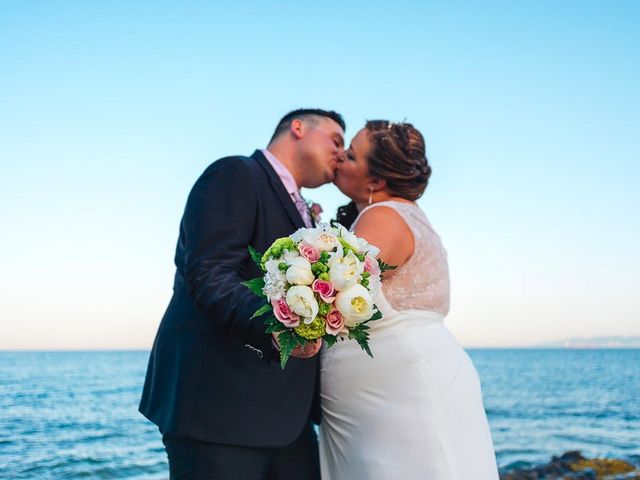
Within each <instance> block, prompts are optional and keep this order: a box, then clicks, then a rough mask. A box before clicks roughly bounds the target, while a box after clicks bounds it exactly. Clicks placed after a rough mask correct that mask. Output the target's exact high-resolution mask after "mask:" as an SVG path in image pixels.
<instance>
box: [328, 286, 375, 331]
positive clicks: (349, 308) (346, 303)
mask: <svg viewBox="0 0 640 480" xmlns="http://www.w3.org/2000/svg"><path fill="white" fill-rule="evenodd" d="M335 306H336V308H337V309H338V311H339V312H340V313H341V314H342V316H343V317H344V319H345V325H347V326H348V327H355V326H356V325H358V324H360V323H362V322H364V321H365V320H369V319H370V318H371V317H372V316H373V313H374V311H373V300H372V299H371V295H370V294H369V291H368V290H367V289H366V288H364V287H363V286H362V285H358V284H356V285H354V286H353V287H351V288H350V289H349V290H345V291H344V292H340V293H338V295H336V301H335Z"/></svg>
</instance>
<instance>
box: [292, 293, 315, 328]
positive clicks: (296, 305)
mask: <svg viewBox="0 0 640 480" xmlns="http://www.w3.org/2000/svg"><path fill="white" fill-rule="evenodd" d="M287 305H289V307H290V308H291V310H292V311H293V313H295V314H297V315H300V316H301V317H302V318H303V322H304V323H306V324H309V323H311V322H313V319H314V318H315V317H316V315H318V308H319V307H318V302H317V301H316V298H315V296H314V295H313V290H311V289H310V288H309V287H307V286H304V285H295V286H293V287H291V288H289V291H288V292H287Z"/></svg>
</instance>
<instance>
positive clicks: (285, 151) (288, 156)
mask: <svg viewBox="0 0 640 480" xmlns="http://www.w3.org/2000/svg"><path fill="white" fill-rule="evenodd" d="M267 150H269V151H270V152H271V153H272V154H273V155H274V156H275V157H276V158H277V159H278V160H279V161H280V163H282V164H283V165H284V166H285V167H286V169H287V170H289V172H291V175H293V178H294V180H295V181H296V185H298V188H300V186H301V180H302V179H301V176H300V172H299V171H298V164H297V162H296V161H295V155H294V152H293V151H292V149H290V148H287V145H283V144H281V143H271V144H269V146H268V147H267Z"/></svg>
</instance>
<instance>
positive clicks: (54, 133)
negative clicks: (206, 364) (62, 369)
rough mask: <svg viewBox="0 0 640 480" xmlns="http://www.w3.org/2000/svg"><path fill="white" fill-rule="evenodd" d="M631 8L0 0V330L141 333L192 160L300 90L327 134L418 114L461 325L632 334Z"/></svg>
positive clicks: (274, 114) (636, 9)
mask: <svg viewBox="0 0 640 480" xmlns="http://www.w3.org/2000/svg"><path fill="white" fill-rule="evenodd" d="M639 20H640V5H639V4H638V3H637V2H631V1H629V2H623V1H618V2H610V3H609V4H605V3H604V2H569V1H567V2H496V1H492V2H408V1H399V2H394V3H390V2H377V1H374V2H371V1H370V2H366V3H365V2H355V3H354V2H351V3H349V5H344V4H342V3H340V2H323V3H322V4H316V5H299V4H295V3H293V2H291V3H288V2H269V4H267V2H242V3H238V4H236V5H233V6H231V5H230V4H229V5H224V6H219V5H215V4H213V2H190V3H188V4H186V2H185V4H181V5H179V4H175V3H172V2H150V1H139V2H64V1H53V2H35V1H34V2H2V3H1V4H0V51H2V55H0V199H1V203H0V205H1V207H0V208H1V209H2V218H3V221H2V222H1V223H0V235H1V236H2V238H3V242H2V244H3V246H4V248H3V249H2V257H1V261H2V264H3V269H2V271H3V275H2V276H0V291H1V292H2V294H1V296H2V298H3V300H2V313H0V318H1V320H0V322H1V323H0V349H6V348H11V349H13V348H52V349H53V348H55V349H57V348H147V347H149V346H150V344H151V342H152V340H153V336H154V334H155V330H156V327H157V324H158V322H159V320H160V317H161V315H162V312H163V311H164V308H165V306H166V304H167V302H168V301H169V298H170V292H171V278H172V274H173V265H172V258H173V251H174V248H175V241H176V238H177V232H178V222H179V220H180V216H181V213H182V209H183V208H184V202H185V199H186V195H187V193H188V191H189V189H190V188H191V185H192V184H193V182H194V180H195V179H196V178H197V176H198V175H199V174H200V172H201V171H202V170H203V169H204V168H205V167H206V166H207V165H208V164H209V163H210V162H212V161H214V160H215V159H216V158H219V157H222V156H225V155H229V154H238V153H242V154H249V153H251V152H252V151H253V150H254V149H255V148H260V147H263V146H264V145H265V144H266V142H267V140H268V138H269V137H270V135H271V133H272V131H273V128H274V126H275V124H276V123H277V121H278V119H279V118H280V117H281V116H282V115H283V114H284V113H286V112H287V111H289V110H291V109H294V108H297V107H300V106H311V107H321V108H330V109H336V110H338V111H340V112H342V113H343V115H344V117H345V119H346V121H347V137H348V138H350V137H351V136H352V135H354V134H355V132H356V131H357V130H358V129H359V128H360V127H361V126H362V125H363V124H364V121H365V120H366V119H372V118H389V119H391V120H404V119H407V120H408V121H411V122H412V123H413V124H414V125H415V126H416V127H418V128H419V129H420V130H421V131H422V132H423V133H424V136H425V137H426V140H427V153H428V155H429V159H430V162H431V164H432V167H433V171H434V173H433V176H432V180H431V184H430V186H429V189H428V191H427V193H426V194H425V197H424V198H423V199H422V200H421V201H420V205H421V206H422V207H423V208H424V210H425V211H426V212H427V215H428V216H429V217H430V219H431V220H432V223H433V224H434V226H435V227H436V229H437V230H438V231H439V232H440V234H441V236H442V238H443V241H444V243H445V246H446V247H447V249H448V252H449V259H450V265H451V271H452V287H453V291H452V300H453V304H452V311H451V314H450V316H449V319H448V325H449V326H450V328H451V329H452V330H453V332H454V333H455V335H456V336H457V337H458V338H459V339H460V341H461V342H462V343H463V344H465V345H468V346H507V345H530V344H534V343H538V342H544V341H550V340H555V339H558V338H563V337H568V336H592V335H640V321H639V320H640V318H639V315H638V310H639V307H640V300H639V299H638V295H637V291H638V290H640V289H639V288H638V287H639V286H640V254H639V253H638V245H640V220H639V218H640V216H639V215H638V214H637V210H638V206H639V205H640V193H639V192H640V188H639V187H640V185H639V178H640V167H639V163H640V158H639V157H640V154H639V153H640V135H638V134H637V131H638V130H639V127H640V88H639V87H638V78H640V58H639V56H640V53H639V52H640V48H639V46H640V33H638V29H637V25H638V23H639ZM306 194H307V196H308V197H310V198H312V199H313V200H315V201H318V202H320V203H322V204H323V206H324V207H325V211H327V212H328V213H329V212H333V211H334V210H335V208H336V207H337V206H338V205H340V204H342V203H345V198H344V197H343V196H342V195H341V194H340V193H339V192H338V191H337V190H336V189H335V188H334V187H333V186H325V187H322V188H320V189H318V190H316V191H307V192H306Z"/></svg>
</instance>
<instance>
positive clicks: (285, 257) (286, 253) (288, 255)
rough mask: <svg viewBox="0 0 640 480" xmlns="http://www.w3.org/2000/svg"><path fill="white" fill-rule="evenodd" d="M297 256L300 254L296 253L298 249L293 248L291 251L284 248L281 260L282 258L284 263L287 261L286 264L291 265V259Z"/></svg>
mask: <svg viewBox="0 0 640 480" xmlns="http://www.w3.org/2000/svg"><path fill="white" fill-rule="evenodd" d="M299 256H300V254H299V253H298V250H293V251H292V252H290V251H289V250H285V251H284V252H283V255H282V258H281V260H284V262H285V263H287V264H288V265H291V262H293V259H294V258H297V257H299Z"/></svg>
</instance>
